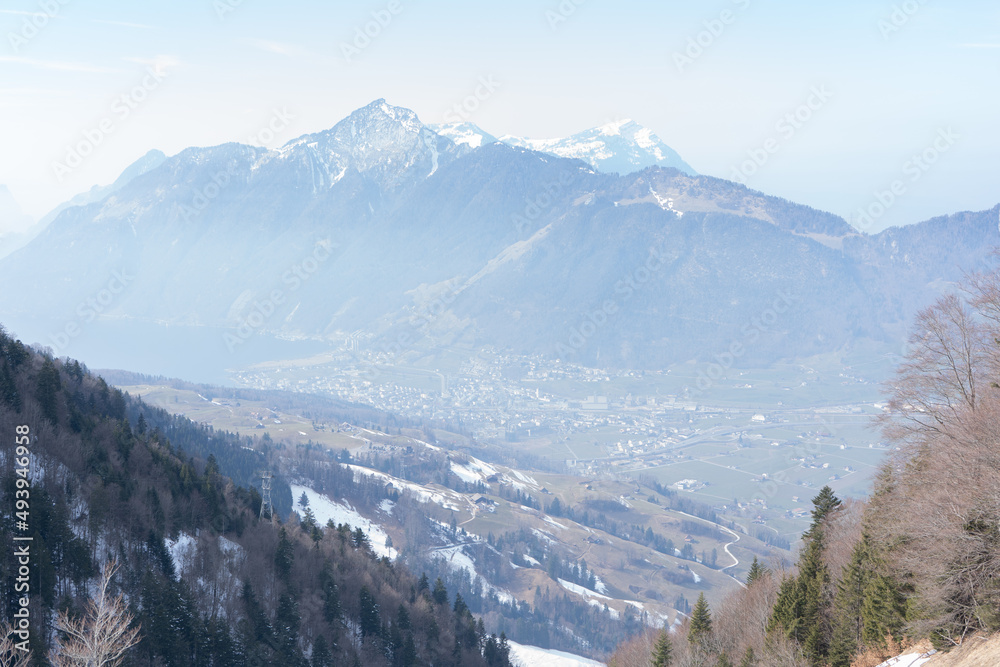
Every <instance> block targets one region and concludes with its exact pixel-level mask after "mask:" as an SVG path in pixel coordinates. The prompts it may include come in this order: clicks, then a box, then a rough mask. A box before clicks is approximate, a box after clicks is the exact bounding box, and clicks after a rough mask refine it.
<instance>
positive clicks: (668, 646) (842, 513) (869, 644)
mask: <svg viewBox="0 0 1000 667" xmlns="http://www.w3.org/2000/svg"><path fill="white" fill-rule="evenodd" d="M885 391H886V394H887V397H888V403H887V405H888V409H887V410H886V412H885V413H884V414H883V415H882V416H881V417H880V418H879V424H880V426H881V429H882V432H883V435H884V437H885V438H886V439H887V441H888V442H890V443H891V444H892V445H893V448H892V453H891V454H890V455H889V456H888V457H887V459H886V460H885V461H884V462H883V464H882V465H881V467H880V469H879V471H878V473H877V475H876V477H875V480H874V484H873V489H872V492H871V495H870V497H869V498H868V499H867V500H866V501H850V500H847V501H842V500H841V499H839V498H837V497H836V495H835V494H834V493H833V491H832V490H831V489H830V488H829V487H825V488H824V489H823V490H822V491H820V493H819V494H818V495H817V496H816V498H814V499H813V504H814V510H813V512H812V519H813V520H812V525H811V526H810V528H809V530H808V531H807V532H806V533H805V534H804V535H803V540H802V547H801V550H800V553H799V558H798V563H797V565H796V567H795V568H794V569H793V570H791V571H781V570H780V569H779V568H772V569H768V568H766V567H764V566H762V565H760V564H755V566H754V568H753V569H752V571H751V573H750V576H749V577H748V580H747V586H746V588H744V589H741V590H739V591H737V592H735V593H733V594H732V595H730V596H729V597H728V598H726V599H725V600H724V601H723V602H722V603H721V604H720V605H718V608H717V609H714V610H711V609H709V608H708V605H707V603H705V602H704V600H700V601H699V605H697V606H696V608H695V613H694V615H693V617H692V619H691V620H688V621H687V622H686V623H685V625H684V626H682V627H680V628H679V629H678V631H676V632H672V633H666V632H660V633H657V632H650V633H647V634H646V635H644V636H641V637H637V638H635V639H633V640H631V641H629V642H627V643H625V644H623V645H622V646H621V647H619V649H618V650H617V652H616V653H615V655H614V656H612V659H611V662H610V664H612V665H614V666H615V667H631V666H633V665H647V664H654V665H657V666H658V667H665V666H667V665H670V666H676V667H695V666H706V667H713V666H714V667H727V666H730V665H733V666H735V665H740V667H755V666H759V667H765V666H766V667H800V666H801V667H825V666H830V667H874V666H875V665H878V664H879V663H881V662H882V661H883V660H885V659H887V658H889V657H891V656H893V655H897V654H899V653H900V652H901V651H902V649H903V648H904V647H906V646H910V645H915V644H919V643H921V642H922V643H924V644H927V643H929V644H930V645H932V646H933V647H934V648H936V649H938V650H949V649H951V648H953V647H956V646H958V645H961V644H962V643H963V642H964V641H966V640H967V639H968V638H969V637H970V636H971V635H973V634H988V633H994V632H998V631H1000V272H993V273H988V274H974V275H971V276H969V277H968V278H967V279H966V281H965V283H964V284H963V285H962V286H961V287H960V288H959V289H958V290H956V291H955V292H954V293H952V294H948V295H946V296H944V297H942V298H940V299H939V300H938V301H937V303H935V304H934V305H933V306H931V307H930V308H927V309H926V310H924V311H922V312H920V313H919V314H918V316H917V317H916V321H915V324H914V328H913V333H912V334H911V336H910V339H909V347H908V353H907V355H906V357H905V359H904V361H903V363H902V364H901V365H900V367H899V368H898V370H897V373H896V376H895V377H894V379H893V380H891V381H890V382H889V383H887V385H886V388H885Z"/></svg>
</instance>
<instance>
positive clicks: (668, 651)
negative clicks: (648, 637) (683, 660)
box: [653, 629, 674, 667]
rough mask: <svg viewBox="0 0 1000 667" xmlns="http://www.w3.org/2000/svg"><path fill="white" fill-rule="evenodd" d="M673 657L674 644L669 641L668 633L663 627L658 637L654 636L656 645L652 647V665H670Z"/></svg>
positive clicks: (664, 666) (668, 666)
mask: <svg viewBox="0 0 1000 667" xmlns="http://www.w3.org/2000/svg"><path fill="white" fill-rule="evenodd" d="M673 659H674V645H673V643H672V642H671V641H670V633H669V632H667V631H666V630H665V629H664V630H660V635H659V637H657V638H656V646H655V647H653V667H670V666H671V665H672V664H673Z"/></svg>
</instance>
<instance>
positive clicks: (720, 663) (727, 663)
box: [715, 651, 733, 667]
mask: <svg viewBox="0 0 1000 667" xmlns="http://www.w3.org/2000/svg"><path fill="white" fill-rule="evenodd" d="M715 667H733V661H732V660H730V659H729V654H728V653H726V652H725V651H723V652H722V654H721V655H720V656H719V659H718V660H717V661H716V662H715Z"/></svg>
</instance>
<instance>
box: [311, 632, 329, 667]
mask: <svg viewBox="0 0 1000 667" xmlns="http://www.w3.org/2000/svg"><path fill="white" fill-rule="evenodd" d="M312 667H333V653H331V652H330V646H329V645H328V644H327V643H326V637H324V636H323V635H320V636H318V637H317V638H316V642H315V643H314V644H313V651H312Z"/></svg>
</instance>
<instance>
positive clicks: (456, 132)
mask: <svg viewBox="0 0 1000 667" xmlns="http://www.w3.org/2000/svg"><path fill="white" fill-rule="evenodd" d="M428 127H429V128H430V129H432V130H434V131H435V132H437V133H438V134H440V135H441V136H443V137H448V138H449V139H451V140H452V141H454V142H455V143H456V144H458V145H459V146H463V147H465V148H466V150H475V149H476V148H479V147H480V146H485V145H487V144H492V143H496V142H497V141H498V139H497V138H496V137H494V136H493V135H492V134H490V133H489V132H487V131H485V130H483V129H482V128H481V127H479V126H478V125H476V124H475V123H468V122H465V123H442V124H440V125H428Z"/></svg>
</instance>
